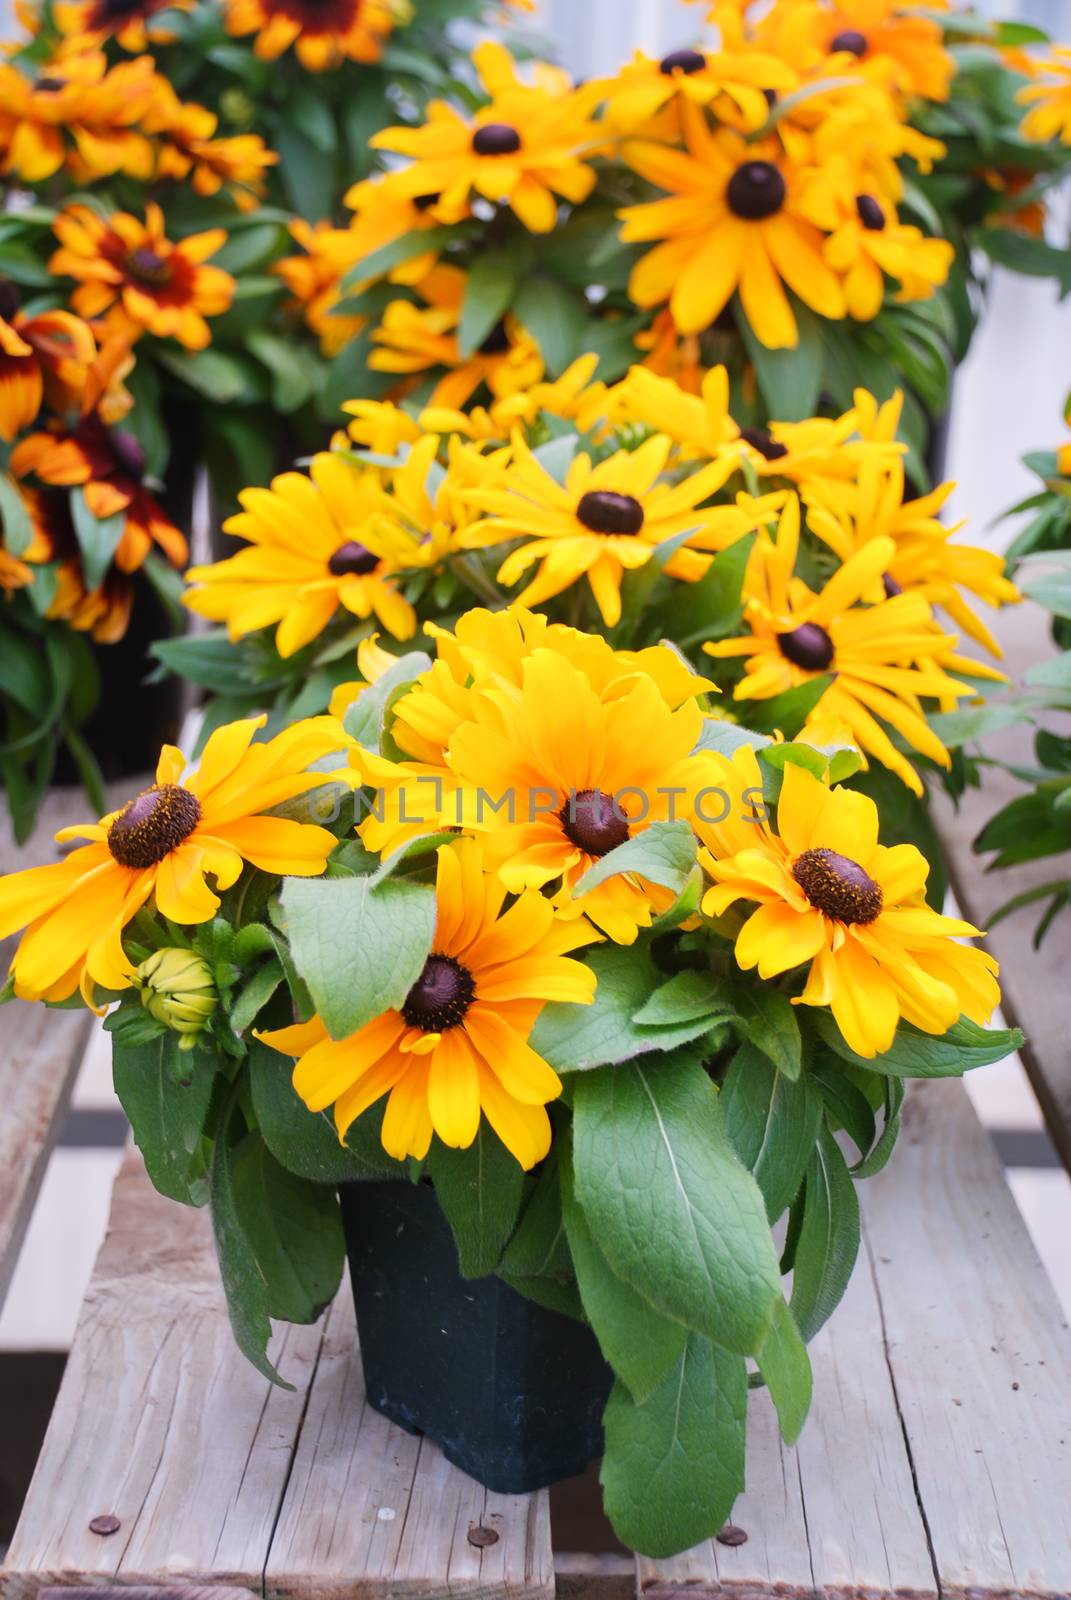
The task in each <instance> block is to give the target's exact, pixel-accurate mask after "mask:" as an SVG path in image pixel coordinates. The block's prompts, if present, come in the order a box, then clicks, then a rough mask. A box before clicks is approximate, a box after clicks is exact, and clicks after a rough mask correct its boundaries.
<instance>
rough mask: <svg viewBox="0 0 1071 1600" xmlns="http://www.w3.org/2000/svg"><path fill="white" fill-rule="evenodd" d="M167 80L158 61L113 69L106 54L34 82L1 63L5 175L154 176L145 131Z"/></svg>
mask: <svg viewBox="0 0 1071 1600" xmlns="http://www.w3.org/2000/svg"><path fill="white" fill-rule="evenodd" d="M162 82H163V80H162V79H161V78H160V77H159V75H158V74H157V72H156V70H155V66H154V64H153V61H152V58H151V56H142V57H140V58H139V59H138V60H136V61H121V62H120V63H119V64H118V66H114V67H109V65H108V61H107V58H106V57H105V55H104V54H103V52H101V51H98V50H80V51H78V52H77V53H76V54H72V55H70V56H65V57H64V58H63V59H61V60H59V61H55V62H51V63H47V64H45V65H43V66H42V67H41V69H40V71H39V72H38V74H37V76H36V77H34V78H31V77H29V76H28V75H27V74H26V73H25V72H24V71H23V70H22V68H21V66H14V65H13V64H11V63H9V62H3V63H0V171H3V172H6V173H13V174H14V175H15V176H17V177H19V178H22V179H24V181H25V182H27V183H40V182H42V181H43V180H44V179H45V178H50V177H52V175H53V174H54V173H56V172H58V171H59V170H60V168H61V167H63V166H65V165H66V166H67V167H68V168H69V169H70V170H71V171H72V172H73V173H74V174H75V175H76V176H77V177H79V178H85V179H86V180H92V179H96V178H103V177H109V176H111V175H112V174H113V173H116V172H124V173H126V174H127V175H128V176H130V177H132V178H138V179H141V180H147V179H148V178H150V177H151V176H152V167H153V148H152V143H151V141H150V140H149V139H148V138H146V136H145V134H144V133H143V132H142V131H141V124H142V122H143V120H144V118H145V116H146V114H147V112H148V111H149V108H150V107H151V105H152V104H153V102H154V100H155V98H156V97H157V95H158V94H159V93H160V85H161V83H162Z"/></svg>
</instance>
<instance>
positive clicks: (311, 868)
mask: <svg viewBox="0 0 1071 1600" xmlns="http://www.w3.org/2000/svg"><path fill="white" fill-rule="evenodd" d="M265 721H266V719H265V718H264V717H258V718H253V719H250V720H249V721H246V722H232V723H230V724H228V725H227V726H226V727H223V728H217V729H216V731H215V732H214V733H213V734H212V735H211V737H210V738H209V740H208V743H207V744H206V745H205V748H204V753H203V755H202V756H201V760H200V763H199V765H198V768H197V771H196V772H193V773H189V774H187V775H186V776H185V777H184V776H183V770H184V768H185V765H186V758H185V757H184V756H183V754H182V752H181V751H180V750H176V749H175V748H174V747H173V746H172V745H165V746H164V748H163V750H162V752H161V754H160V761H159V764H158V766H157V769H156V782H155V784H154V785H153V786H152V788H151V789H146V790H144V791H143V792H142V793H141V794H139V795H137V796H136V797H135V798H134V799H133V800H131V801H129V802H128V804H127V805H125V806H123V807H122V808H121V809H120V810H119V811H113V812H111V813H109V815H108V816H106V817H102V818H101V820H100V821H99V822H98V823H92V824H84V825H80V826H76V827H72V828H63V829H61V830H60V832H59V833H57V835H56V838H57V839H58V840H59V841H60V842H61V843H66V842H67V841H68V840H71V839H86V840H88V841H89V842H88V843H87V844H84V845H81V846H80V847H79V848H78V849H76V850H72V851H71V853H70V855H68V856H66V857H65V858H64V860H62V861H59V862H57V863H55V864H54V865H52V866H46V867H30V868H29V869H28V870H27V871H25V872H15V873H12V874H11V875H10V876H8V877H6V878H2V879H0V938H6V937H7V936H8V935H9V934H13V933H15V932H17V931H18V929H20V928H25V929H26V931H25V933H24V934H23V935H22V938H21V940H20V942H19V946H18V949H17V950H16V952H15V957H14V960H13V961H12V964H11V975H12V977H13V979H14V984H15V993H16V994H17V995H19V996H20V997H21V998H22V999H24V1000H66V999H67V998H68V997H69V996H70V995H72V994H74V992H75V991H76V990H77V989H79V988H81V990H82V993H83V995H84V997H85V999H86V1000H87V1002H89V1003H90V1004H92V995H93V985H94V984H100V985H101V986H102V987H103V988H105V989H125V988H127V987H128V986H129V984H130V982H131V979H132V974H133V970H134V968H133V965H132V963H131V961H130V960H129V958H128V957H127V955H126V953H125V951H124V950H123V943H122V933H123V929H124V928H125V927H126V925H127V923H128V922H129V921H130V920H131V918H132V917H134V916H135V915H136V914H137V912H138V911H139V909H140V908H141V907H142V906H143V905H144V904H145V902H146V901H147V900H148V899H149V897H150V896H155V900H156V908H157V910H158V911H159V913H160V915H161V916H163V917H168V918H170V919H171V921H173V922H177V923H179V924H181V925H183V926H189V925H191V924H195V923H200V922H208V921H210V920H211V918H212V917H213V916H215V914H216V911H217V910H218V908H219V903H220V902H219V896H218V894H214V893H213V892H212V890H211V889H210V888H209V887H208V884H207V882H206V881H205V875H206V874H208V875H209V876H210V877H212V878H214V879H215V882H216V888H217V889H218V890H224V889H229V888H230V887H231V886H232V885H233V884H234V883H236V882H237V881H238V878H239V876H240V875H241V871H242V867H243V864H244V863H245V862H247V861H248V862H250V863H252V865H253V866H255V867H259V868H260V869H261V871H263V872H270V873H277V874H279V875H280V876H287V875H289V876H294V877H315V876H317V875H318V874H319V873H321V872H322V871H323V870H324V867H325V865H326V863H327V858H328V856H329V855H330V853H331V851H332V850H333V849H334V847H335V845H336V843H337V842H338V841H337V840H336V839H335V836H334V834H332V833H329V832H328V831H327V829H326V828H319V827H316V826H314V825H313V824H311V823H303V822H294V821H291V820H289V819H288V818H285V817H270V816H265V815H264V814H263V813H265V812H267V811H270V810H271V808H272V807H273V806H277V805H281V804H282V802H283V801H284V800H290V799H293V797H294V796H295V795H299V794H305V793H307V792H308V791H309V790H310V789H316V788H319V787H320V785H321V784H323V783H324V782H325V778H324V775H323V773H320V772H309V771H308V768H309V766H310V764H311V763H312V762H314V761H317V760H319V759H321V758H322V757H323V756H326V755H329V754H330V753H331V752H332V751H337V750H342V749H343V748H344V747H345V745H346V743H347V739H346V735H345V734H344V733H343V732H342V728H341V725H340V724H339V723H338V722H337V721H336V720H335V718H334V717H315V718H312V719H310V720H308V721H305V722H297V723H295V724H294V725H293V727H290V728H287V729H286V731H285V732H283V733H280V734H278V735H277V736H276V737H275V738H274V739H269V740H268V741H267V743H265V744H254V743H253V742H252V741H253V735H254V734H255V733H256V731H257V729H258V728H262V727H263V726H264V723H265Z"/></svg>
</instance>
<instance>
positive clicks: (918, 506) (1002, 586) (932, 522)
mask: <svg viewBox="0 0 1071 1600" xmlns="http://www.w3.org/2000/svg"><path fill="white" fill-rule="evenodd" d="M954 488H955V484H954V483H943V484H939V485H938V486H937V488H936V489H932V490H931V491H930V492H929V493H928V494H925V495H920V496H918V498H916V499H906V498H905V480H904V466H903V459H902V458H901V457H899V456H895V457H892V458H891V459H889V460H887V461H885V462H882V461H881V460H879V459H877V458H875V457H873V456H870V457H863V459H862V460H861V461H860V463H859V468H858V472H857V474H856V475H855V476H854V477H853V478H850V479H839V480H838V479H833V478H828V477H827V478H823V479H820V480H819V479H815V480H812V481H811V482H808V483H805V484H804V485H803V488H802V491H801V492H802V495H803V500H804V504H805V505H806V507H807V525H808V527H809V528H810V529H811V531H812V532H813V533H815V534H817V535H818V537H819V538H820V539H822V540H823V541H824V542H825V544H827V545H828V546H829V548H830V549H831V550H832V551H833V552H834V554H835V555H836V556H837V558H838V560H840V561H842V562H843V561H850V560H851V558H852V556H853V555H854V554H855V553H856V551H857V550H861V549H863V548H864V547H865V546H866V545H867V544H868V543H870V541H871V540H873V539H891V540H892V541H893V544H894V547H895V548H894V553H893V556H892V558H891V560H890V562H889V565H888V567H887V569H886V570H885V572H883V573H882V574H881V577H880V579H879V580H878V582H879V583H880V584H881V585H882V589H878V587H877V585H875V590H874V592H873V593H872V594H871V595H870V596H868V598H870V599H875V598H880V596H881V593H882V592H883V591H884V592H885V593H887V594H896V593H898V592H900V591H901V590H908V591H911V592H917V593H919V594H921V595H923V596H924V597H925V598H926V599H927V600H928V601H929V602H930V604H931V605H933V606H940V607H941V608H942V610H944V611H947V612H948V614H949V616H950V617H951V618H952V619H953V621H954V622H955V623H956V624H957V625H958V626H959V627H960V628H962V629H963V631H964V633H966V634H968V635H969V636H970V637H971V638H972V639H975V640H977V642H978V643H979V644H981V645H983V646H984V647H985V649H987V650H989V651H990V652H991V653H992V654H993V655H995V656H999V655H1001V653H1002V652H1001V649H1000V645H999V644H998V643H997V641H996V639H995V638H994V637H993V634H992V633H991V631H990V630H989V628H987V627H986V625H985V623H984V622H983V621H982V620H981V618H980V617H979V616H978V615H977V614H976V613H975V612H974V611H973V610H972V609H971V607H970V606H969V605H968V604H967V601H966V599H965V598H964V596H963V593H962V591H963V590H966V591H967V592H968V593H970V594H974V595H976V596H977V597H978V599H979V600H982V601H984V602H985V604H986V605H990V606H994V607H997V606H1003V605H1013V604H1015V602H1016V601H1017V600H1019V599H1020V595H1019V591H1018V589H1017V588H1016V587H1015V585H1014V583H1012V582H1011V580H1010V579H1009V578H1008V577H1007V576H1006V575H1005V563H1004V558H1003V556H1001V555H1000V554H999V553H998V552H997V551H995V550H983V549H980V548H979V547H978V546H976V545H969V544H960V543H958V542H957V541H956V539H955V535H956V534H957V533H958V532H959V531H960V529H961V528H962V527H963V523H962V522H959V523H954V524H945V523H943V522H941V521H940V520H939V514H940V511H941V509H942V507H943V506H944V505H945V503H946V502H947V500H948V498H949V496H950V495H951V493H952V491H953V489H954Z"/></svg>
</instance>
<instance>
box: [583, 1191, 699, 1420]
mask: <svg viewBox="0 0 1071 1600" xmlns="http://www.w3.org/2000/svg"><path fill="white" fill-rule="evenodd" d="M562 1206H563V1211H564V1217H565V1228H566V1232H567V1233H568V1236H569V1249H570V1252H571V1254H572V1258H573V1265H574V1267H575V1269H576V1277H577V1283H578V1285H579V1288H580V1299H581V1301H582V1303H583V1306H584V1311H585V1313H586V1314H587V1318H588V1321H589V1322H590V1323H591V1326H592V1328H593V1329H594V1330H595V1337H596V1338H597V1339H598V1341H599V1346H600V1348H601V1350H602V1353H603V1355H604V1356H605V1357H606V1359H607V1361H608V1362H609V1363H610V1365H611V1367H613V1369H614V1372H615V1373H616V1374H617V1376H618V1377H619V1378H620V1379H621V1381H622V1382H623V1383H624V1384H626V1385H627V1386H628V1389H629V1391H630V1393H631V1395H632V1397H633V1399H634V1400H638V1401H643V1400H646V1399H648V1397H649V1396H650V1395H652V1394H653V1393H654V1391H655V1390H656V1389H657V1388H658V1387H659V1385H660V1384H661V1383H663V1382H664V1380H665V1379H666V1377H667V1376H668V1374H669V1373H670V1372H671V1371H672V1370H673V1368H674V1367H675V1366H677V1364H678V1362H679V1361H680V1359H681V1357H682V1355H683V1354H684V1347H685V1345H686V1344H687V1343H688V1329H687V1328H686V1327H685V1326H684V1324H683V1323H682V1322H676V1321H673V1320H672V1319H670V1318H668V1317H664V1316H661V1315H660V1314H659V1312H657V1311H656V1310H655V1309H654V1307H653V1306H652V1305H650V1304H649V1303H648V1302H647V1301H646V1300H645V1299H644V1298H643V1297H642V1295H638V1294H637V1293H636V1291H635V1289H631V1288H630V1287H629V1285H628V1284H627V1283H625V1282H624V1280H623V1279H621V1278H619V1277H618V1276H617V1274H616V1273H615V1272H614V1271H613V1269H612V1267H611V1266H610V1263H609V1262H608V1261H607V1259H606V1257H605V1256H604V1255H603V1253H602V1251H601V1250H600V1249H599V1247H598V1245H597V1244H596V1242H595V1239H594V1237H593V1235H592V1232H591V1229H590V1227H589V1226H588V1221H587V1218H586V1217H585V1215H584V1211H583V1208H582V1207H581V1206H580V1205H578V1204H577V1201H576V1195H575V1194H574V1192H573V1183H572V1174H571V1172H570V1171H569V1170H568V1168H563V1172H562Z"/></svg>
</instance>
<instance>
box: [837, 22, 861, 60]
mask: <svg viewBox="0 0 1071 1600" xmlns="http://www.w3.org/2000/svg"><path fill="white" fill-rule="evenodd" d="M829 48H830V50H831V51H833V52H834V54H836V52H837V51H839V50H846V51H847V52H848V54H849V55H850V56H858V57H859V58H860V59H862V57H863V56H865V55H866V52H867V40H866V34H865V33H860V32H859V31H858V30H857V29H856V28H845V30H844V32H843V33H838V34H837V35H836V37H835V38H834V39H833V40H832V41H831V42H830V46H829Z"/></svg>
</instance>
